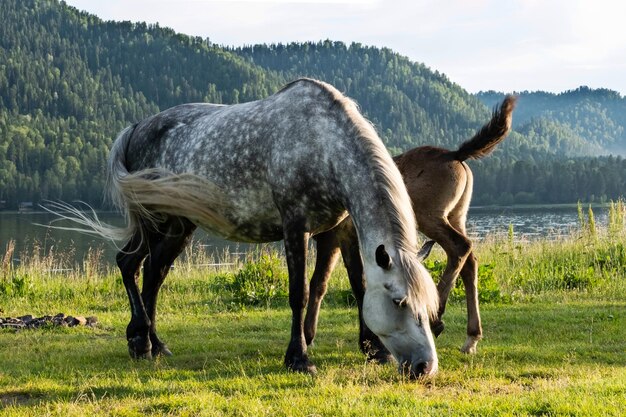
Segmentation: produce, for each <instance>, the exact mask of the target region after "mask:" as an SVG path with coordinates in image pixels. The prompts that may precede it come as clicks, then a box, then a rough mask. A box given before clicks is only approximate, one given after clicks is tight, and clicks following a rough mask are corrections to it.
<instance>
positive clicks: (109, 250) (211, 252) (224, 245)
mask: <svg viewBox="0 0 626 417" xmlns="http://www.w3.org/2000/svg"><path fill="white" fill-rule="evenodd" d="M607 213H608V209H607V208H605V207H599V208H594V216H595V220H596V224H598V225H606V222H607ZM584 214H585V216H586V215H587V209H585V211H584ZM99 217H100V218H101V220H102V221H103V222H106V223H110V224H113V225H117V226H121V225H122V224H123V219H122V218H121V217H120V216H119V215H117V214H115V213H99ZM54 220H55V218H54V216H52V215H50V214H48V213H21V214H19V213H9V212H0V259H1V258H2V256H3V255H4V250H5V247H6V244H7V242H8V241H10V240H13V241H15V246H16V248H15V255H14V256H15V257H16V258H19V257H20V256H21V255H22V254H24V253H27V252H32V250H33V248H35V247H39V248H40V253H42V254H48V253H50V251H52V252H53V253H56V254H61V255H63V256H66V257H69V258H72V259H74V260H75V261H76V262H78V263H79V264H80V263H81V262H82V260H83V259H84V257H85V255H86V253H87V251H88V248H90V247H92V248H94V247H95V248H101V249H102V251H103V259H105V260H109V261H110V262H111V263H112V262H113V260H114V259H115V253H116V252H117V249H116V248H115V246H114V245H113V244H111V243H108V242H105V241H103V240H101V239H97V238H94V237H93V236H90V235H86V234H81V233H78V232H73V231H66V230H58V229H51V228H48V227H41V226H37V225H36V224H44V225H46V224H50V223H51V222H53V221H54ZM578 223H579V220H578V214H577V209H576V207H575V206H568V207H529V208H521V207H505V208H480V207H476V208H471V209H470V211H469V214H468V222H467V226H468V233H469V234H470V236H471V237H472V238H473V239H478V240H480V239H483V238H484V237H485V236H488V235H493V234H498V235H505V236H506V235H507V233H508V230H509V225H512V226H513V230H514V237H515V239H516V240H521V239H554V238H557V237H559V236H563V235H566V234H568V233H570V232H571V231H572V230H575V229H578V228H579V224H578ZM54 224H55V225H64V223H63V222H58V223H54ZM65 225H71V224H68V223H65ZM194 240H195V241H196V244H197V245H199V247H201V248H202V249H203V250H205V251H206V253H207V254H208V256H209V257H214V258H216V259H217V258H219V257H220V255H221V254H223V253H224V251H225V250H226V251H228V252H229V253H230V255H233V256H239V257H243V256H245V254H246V253H247V252H248V251H251V250H255V249H257V248H258V245H251V244H245V243H236V242H228V241H225V240H222V239H218V238H215V237H212V236H208V235H207V234H206V233H203V232H202V231H199V232H196V234H195V236H194ZM276 247H277V248H279V249H280V248H281V245H280V243H279V244H276Z"/></svg>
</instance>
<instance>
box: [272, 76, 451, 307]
mask: <svg viewBox="0 0 626 417" xmlns="http://www.w3.org/2000/svg"><path fill="white" fill-rule="evenodd" d="M302 81H304V82H309V83H312V84H315V85H317V86H318V87H319V88H320V89H321V90H322V91H324V92H325V93H326V95H327V96H328V98H329V99H330V100H331V101H332V104H333V105H338V106H341V108H342V110H343V112H342V113H343V114H344V115H345V116H346V119H345V122H346V123H347V125H348V126H349V127H350V128H351V129H352V130H353V132H354V133H355V137H356V138H357V140H358V144H359V145H360V146H361V147H362V148H363V149H364V151H365V152H364V155H365V156H366V157H367V160H366V161H365V162H366V163H367V165H368V168H369V171H370V172H371V173H372V174H373V177H374V179H375V184H374V185H375V186H376V187H377V189H378V192H379V194H380V195H381V197H382V201H381V204H382V205H383V206H384V208H385V212H386V213H387V214H388V216H389V221H390V226H391V232H392V237H393V242H394V245H395V247H396V250H397V251H398V258H399V261H400V268H401V269H402V271H403V276H404V278H405V280H406V282H407V284H408V288H409V303H410V305H411V306H412V307H413V308H414V310H415V309H416V308H417V307H418V306H425V307H426V310H427V311H428V313H429V314H430V315H431V316H434V315H435V314H436V313H437V308H438V300H439V297H438V295H437V291H436V288H435V285H434V283H433V281H432V279H431V278H430V275H429V274H428V273H427V272H426V270H425V269H424V267H423V266H422V265H421V264H419V262H418V261H417V258H416V253H417V248H418V243H417V224H416V221H415V214H414V212H413V207H412V205H411V200H410V198H409V195H408V193H407V191H406V188H405V185H404V181H403V179H402V175H401V174H400V171H399V170H398V168H397V167H396V165H395V163H394V162H393V159H392V158H391V156H390V155H389V152H388V151H387V149H386V148H385V146H384V144H383V142H382V140H381V139H380V137H379V136H378V134H377V133H376V130H375V129H374V127H373V126H372V124H371V123H370V122H369V121H368V120H367V119H366V118H365V117H364V116H363V115H362V114H361V112H360V111H359V108H358V106H357V104H356V103H355V102H354V101H353V100H351V99H350V98H348V97H346V96H345V95H343V94H342V93H341V92H339V90H337V89H336V88H335V87H333V86H332V85H330V84H327V83H325V82H322V81H318V80H313V79H308V78H304V79H299V80H296V81H293V82H291V83H289V84H287V85H286V86H285V87H284V88H283V89H282V90H281V91H283V90H286V89H288V88H289V87H290V86H292V85H293V84H295V83H298V82H302Z"/></svg>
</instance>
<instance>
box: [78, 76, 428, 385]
mask: <svg viewBox="0 0 626 417" xmlns="http://www.w3.org/2000/svg"><path fill="white" fill-rule="evenodd" d="M109 184H110V189H111V193H112V197H113V200H114V201H115V202H116V203H117V204H118V206H119V207H120V208H121V209H122V211H123V212H124V213H125V214H126V217H127V227H125V228H123V229H119V228H118V229H116V228H112V227H109V226H108V225H103V224H101V223H98V222H97V219H90V218H85V217H83V219H82V220H80V221H82V222H83V224H84V225H86V226H89V227H90V228H91V229H92V230H94V231H95V232H96V233H98V234H100V235H102V236H105V237H108V238H111V239H125V241H126V242H127V243H126V245H125V246H124V248H123V249H122V250H121V251H120V252H119V253H118V255H117V263H118V266H119V268H120V270H121V272H122V276H123V281H124V285H125V287H126V291H127V293H128V298H129V301H130V307H131V313H132V317H131V320H130V323H129V325H128V327H127V330H126V336H127V340H128V348H129V352H130V354H131V356H133V357H151V356H154V355H158V354H169V353H170V352H169V350H168V348H167V347H166V346H165V344H164V343H163V342H162V341H161V340H160V339H159V337H158V336H157V332H156V302H157V294H158V292H159V288H160V286H161V284H162V283H163V280H164V279H165V276H166V275H167V273H168V270H169V269H170V267H171V264H172V262H173V261H174V259H175V258H176V257H177V256H178V255H179V254H180V252H181V251H182V249H183V248H184V247H185V245H186V244H187V242H188V240H189V238H190V235H191V234H192V232H193V231H194V229H195V228H196V227H200V228H203V229H205V230H207V231H209V232H212V233H215V234H217V235H219V236H222V237H224V238H226V239H230V240H235V241H246V242H269V241H277V240H281V239H284V245H285V253H286V257H287V266H288V272H289V305H290V306H291V310H292V325H291V340H290V342H289V345H288V348H287V352H286V355H285V364H286V366H287V367H288V368H289V369H292V370H296V371H302V372H314V371H315V367H314V365H313V364H312V363H311V362H310V361H309V359H308V357H307V344H306V341H305V336H304V330H303V322H304V308H305V306H306V303H307V300H308V283H307V277H306V268H305V260H306V256H307V245H308V240H309V238H310V237H312V236H316V235H318V234H320V233H323V232H325V231H327V230H330V229H331V228H333V227H335V226H336V225H337V224H339V223H340V222H341V221H342V220H343V219H344V218H345V217H346V216H347V215H348V214H350V216H351V218H352V220H353V221H354V225H355V230H356V234H357V236H358V245H359V247H360V253H361V254H362V258H363V270H364V273H365V277H366V280H367V290H366V291H365V294H364V299H363V319H364V321H365V322H366V323H367V326H368V327H369V328H370V329H371V330H372V331H373V332H374V333H375V334H376V335H377V336H378V337H379V338H380V340H381V341H382V343H383V344H384V345H385V347H386V348H387V349H388V350H389V351H390V352H391V353H392V354H393V356H394V357H395V358H396V359H397V361H398V363H399V369H400V371H401V372H405V373H406V374H408V375H409V376H410V377H418V376H421V375H432V374H434V373H435V372H436V371H437V367H438V361H437V354H436V350H435V345H434V341H433V336H432V333H431V330H430V326H429V324H428V323H429V318H430V317H434V315H435V314H436V312H437V308H438V296H437V290H436V287H435V285H434V283H433V281H432V279H431V277H430V275H429V274H428V272H427V271H426V269H425V268H424V267H423V266H422V265H421V264H420V263H419V262H418V260H417V257H416V253H415V252H416V250H417V234H416V226H415V217H414V214H413V210H412V207H411V200H410V198H409V196H408V194H407V191H406V188H405V185H404V183H403V182H402V177H401V175H400V173H399V171H398V169H397V167H396V166H395V164H394V163H393V160H392V159H391V157H390V156H389V154H388V152H387V150H386V149H385V147H384V145H383V143H382V141H381V140H380V138H379V137H378V135H377V134H376V132H375V130H374V129H373V127H372V126H371V124H370V123H369V122H368V121H367V120H366V119H365V118H364V117H363V116H362V115H361V114H360V113H359V111H358V109H357V107H356V105H355V104H354V103H353V102H352V101H351V100H349V99H348V98H346V97H345V96H343V95H342V94H341V93H340V92H339V91H337V90H336V89H335V88H334V87H332V86H330V85H328V84H326V83H323V82H320V81H316V80H311V79H300V80H297V81H294V82H292V83H290V84H288V85H287V86H285V87H284V88H283V89H282V90H280V91H279V92H277V93H276V94H274V95H272V96H270V97H268V98H265V99H263V100H258V101H254V102H249V103H243V104H236V105H228V106H223V105H212V104H185V105H180V106H177V107H173V108H171V109H168V110H165V111H163V112H161V113H159V114H157V115H155V116H152V117H149V118H147V119H145V120H143V121H141V122H140V123H138V124H136V125H134V126H131V127H128V128H126V129H125V130H124V131H122V132H121V134H120V135H119V137H118V138H117V140H116V141H115V143H114V145H113V148H112V150H111V154H110V159H109ZM142 262H143V287H142V290H141V292H140V290H139V287H138V276H139V272H140V267H141V265H142Z"/></svg>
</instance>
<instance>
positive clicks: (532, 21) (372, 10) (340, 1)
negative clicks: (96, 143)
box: [66, 0, 626, 95]
mask: <svg viewBox="0 0 626 417" xmlns="http://www.w3.org/2000/svg"><path fill="white" fill-rule="evenodd" d="M66 2H67V3H68V4H70V5H72V6H75V7H77V8H79V9H81V10H86V11H88V12H90V13H93V14H96V15H98V16H99V17H101V18H102V19H105V20H109V19H112V20H131V21H145V22H148V23H155V22H158V23H159V24H160V25H161V26H168V27H171V28H173V29H175V30H176V31H178V32H182V33H185V34H188V35H194V36H201V37H203V38H206V37H208V38H209V39H210V40H211V41H212V42H213V43H216V44H221V45H232V46H239V45H251V44H256V43H277V42H282V43H288V42H292V41H318V40H324V39H331V40H338V41H343V42H346V43H350V42H353V41H355V42H361V43H363V44H367V45H374V46H386V47H389V48H391V49H393V50H394V51H396V52H398V53H400V54H402V55H406V56H408V57H409V58H411V59H412V60H414V61H417V62H421V63H424V64H426V65H427V66H428V67H430V68H431V69H433V70H438V71H439V72H442V73H444V74H446V75H447V76H448V77H449V78H450V79H451V80H452V81H454V82H456V83H458V84H459V85H461V86H462V87H463V88H465V89H467V90H468V91H470V92H477V91H479V90H498V91H505V92H513V91H524V90H531V91H532V90H546V91H553V92H561V91H564V90H569V89H574V88H576V87H578V86H581V85H586V86H589V87H593V88H598V87H604V88H610V89H613V90H617V91H619V92H620V93H621V94H622V95H626V1H622V0H439V1H435V0H317V1H316V0H246V1H242V0H228V1H227V0H66Z"/></svg>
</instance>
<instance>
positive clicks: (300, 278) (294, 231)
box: [283, 220, 316, 373]
mask: <svg viewBox="0 0 626 417" xmlns="http://www.w3.org/2000/svg"><path fill="white" fill-rule="evenodd" d="M283 233H284V237H285V254H286V256H287V269H288V270H289V306H290V307H291V314H292V316H291V340H290V341H289V346H288V347H287V352H286V353H285V365H286V366H287V368H288V369H291V370H293V371H299V372H308V373H315V371H316V369H315V365H313V364H312V363H311V362H309V358H308V356H307V354H306V351H307V349H306V340H305V338H304V307H305V306H306V303H307V300H308V298H309V294H308V292H309V288H308V285H307V284H308V283H307V279H306V278H307V277H306V254H307V246H308V242H309V233H307V232H305V231H304V227H302V225H301V223H300V222H290V221H289V220H285V221H284V222H283Z"/></svg>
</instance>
